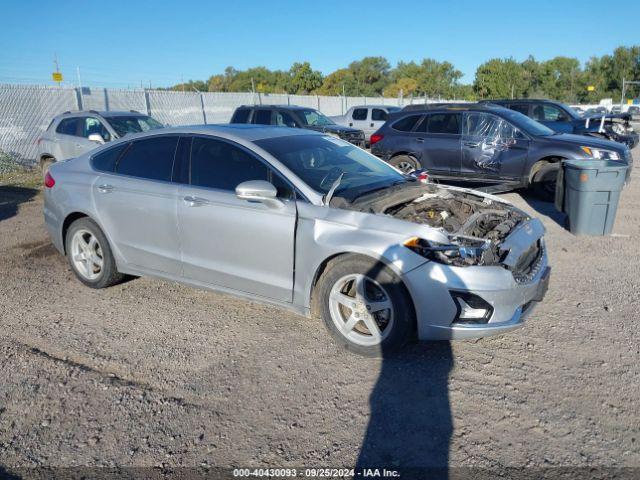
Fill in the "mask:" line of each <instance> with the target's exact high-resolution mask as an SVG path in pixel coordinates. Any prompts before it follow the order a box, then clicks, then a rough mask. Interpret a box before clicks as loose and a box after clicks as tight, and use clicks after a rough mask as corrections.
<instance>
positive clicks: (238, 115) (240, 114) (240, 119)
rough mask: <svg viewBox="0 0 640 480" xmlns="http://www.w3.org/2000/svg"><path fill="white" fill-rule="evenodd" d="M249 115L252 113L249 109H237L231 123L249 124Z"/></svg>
mask: <svg viewBox="0 0 640 480" xmlns="http://www.w3.org/2000/svg"><path fill="white" fill-rule="evenodd" d="M249 113H251V110H249V109H248V108H237V109H236V111H235V112H234V113H233V118H232V119H231V122H230V123H247V122H248V121H249Z"/></svg>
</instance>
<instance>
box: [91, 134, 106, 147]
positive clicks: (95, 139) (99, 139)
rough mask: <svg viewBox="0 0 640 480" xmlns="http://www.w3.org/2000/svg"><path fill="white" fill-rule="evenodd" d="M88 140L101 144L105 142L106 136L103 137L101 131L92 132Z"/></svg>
mask: <svg viewBox="0 0 640 480" xmlns="http://www.w3.org/2000/svg"><path fill="white" fill-rule="evenodd" d="M87 140H89V141H90V142H96V143H97V144H99V145H102V144H103V143H104V138H102V135H100V134H99V133H92V134H91V135H89V136H88V137H87Z"/></svg>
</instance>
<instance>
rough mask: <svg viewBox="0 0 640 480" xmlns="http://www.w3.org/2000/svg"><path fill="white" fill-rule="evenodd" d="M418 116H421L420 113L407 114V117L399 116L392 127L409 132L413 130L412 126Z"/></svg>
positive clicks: (416, 121)
mask: <svg viewBox="0 0 640 480" xmlns="http://www.w3.org/2000/svg"><path fill="white" fill-rule="evenodd" d="M420 117H422V115H409V116H408V117H404V118H401V119H400V120H398V121H397V122H396V123H394V124H393V128H394V129H396V130H400V131H401V132H410V131H411V130H413V127H415V126H416V123H418V120H420Z"/></svg>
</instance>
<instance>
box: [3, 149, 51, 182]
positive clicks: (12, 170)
mask: <svg viewBox="0 0 640 480" xmlns="http://www.w3.org/2000/svg"><path fill="white" fill-rule="evenodd" d="M0 186H7V187H9V186H13V187H27V188H37V189H39V188H40V187H41V186H42V176H41V174H40V170H39V169H37V168H32V167H25V166H24V165H20V164H19V163H17V162H16V161H15V160H13V159H11V158H10V157H9V156H7V155H6V154H4V153H2V152H0Z"/></svg>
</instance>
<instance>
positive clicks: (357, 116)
mask: <svg viewBox="0 0 640 480" xmlns="http://www.w3.org/2000/svg"><path fill="white" fill-rule="evenodd" d="M370 116H371V114H370V113H369V108H367V107H356V108H354V109H353V111H352V112H351V118H350V119H349V126H350V127H353V128H357V129H358V130H362V131H364V132H365V135H366V130H367V126H368V125H369V117H370Z"/></svg>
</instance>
